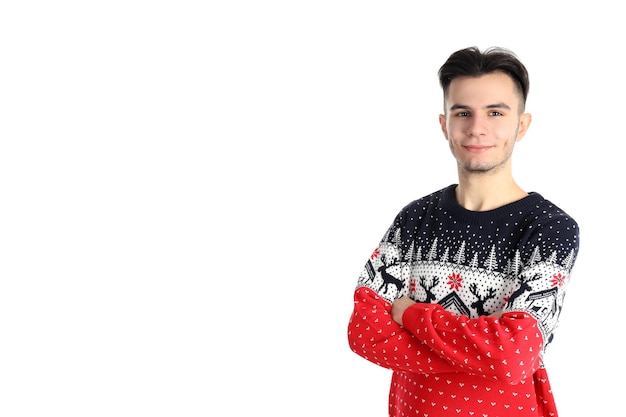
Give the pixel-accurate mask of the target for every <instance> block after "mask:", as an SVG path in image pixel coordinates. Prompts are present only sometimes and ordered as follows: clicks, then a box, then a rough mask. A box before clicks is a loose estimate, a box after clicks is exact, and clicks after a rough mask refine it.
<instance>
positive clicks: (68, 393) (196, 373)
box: [0, 0, 625, 417]
mask: <svg viewBox="0 0 626 417" xmlns="http://www.w3.org/2000/svg"><path fill="white" fill-rule="evenodd" d="M13 3H14V4H11V5H5V4H3V5H2V6H1V7H0V48H1V52H2V54H1V57H2V58H1V62H2V65H0V74H1V75H2V77H0V103H1V106H2V109H1V110H2V116H1V120H2V122H1V123H0V134H1V135H0V140H1V148H0V196H1V197H2V200H1V204H0V213H1V214H2V215H1V216H0V244H1V246H0V268H1V269H0V283H1V286H0V414H1V415H3V416H7V417H14V416H15V417H16V416H38V417H39V416H48V415H63V416H64V417H69V416H81V417H82V416H112V415H115V416H138V415H146V416H147V415H150V416H217V415H220V416H249V415H266V414H267V415H273V416H319V415H325V416H362V417H365V416H372V417H375V416H385V415H386V413H387V391H388V386H389V379H390V372H389V371H387V370H384V369H381V368H377V367H376V366H374V365H372V364H370V363H369V362H366V361H365V360H363V359H361V358H360V357H358V356H356V355H355V354H353V353H352V352H351V351H350V349H349V347H348V344H347V338H346V328H347V323H348V319H349V316H350V313H351V310H352V291H353V290H354V287H355V285H356V280H357V276H358V274H359V272H360V270H361V268H362V266H363V265H364V263H365V261H366V260H367V257H368V256H369V255H370V253H371V251H372V249H373V248H374V247H375V246H376V244H377V243H378V241H379V239H380V238H381V237H382V235H383V233H384V232H385V230H386V228H387V227H388V226H389V224H390V222H391V221H392V219H393V217H394V216H395V214H396V213H397V211H398V210H399V209H400V208H401V207H402V206H403V205H404V204H406V203H408V202H409V201H411V200H412V199H414V198H417V197H421V196H422V195H425V194H427V193H429V192H432V191H435V190H437V189H439V188H442V187H443V186H446V185H448V184H450V183H453V182H455V181H456V170H455V164H454V161H453V159H452V157H451V156H450V155H449V151H448V148H447V144H446V142H445V141H444V140H443V136H442V134H441V132H440V131H439V126H438V122H437V115H438V114H439V113H440V112H441V108H442V99H441V92H440V89H439V86H438V83H437V74H436V73H437V70H438V68H439V66H440V65H441V64H442V63H443V61H444V60H445V59H446V58H447V56H448V55H449V54H450V53H451V52H453V51H454V50H457V49H460V48H463V47H466V46H471V45H476V46H480V47H487V46H492V45H497V46H504V47H507V48H510V49H512V50H513V51H515V52H516V53H517V54H518V55H519V56H520V58H521V59H522V60H523V61H524V62H525V63H526V65H527V67H528V69H529V71H530V76H531V88H530V96H529V101H528V105H527V110H528V111H529V112H531V113H532V114H533V123H532V125H531V128H530V131H529V133H528V134H527V135H526V137H525V138H524V140H523V141H522V142H520V143H519V144H518V145H517V148H516V152H515V155H514V161H515V162H514V172H515V175H516V178H517V179H518V182H519V183H520V184H521V185H522V187H524V188H525V189H526V190H528V191H538V192H540V193H542V194H543V195H544V196H545V197H547V198H548V199H550V200H552V201H553V202H555V203H556V204H557V205H559V206H561V207H562V208H564V209H565V210H566V211H568V212H569V213H570V214H571V215H572V216H573V217H574V218H576V219H577V220H578V222H579V224H580V228H581V252H580V256H579V259H578V262H577V264H576V266H575V270H574V273H573V275H572V282H571V286H570V290H569V293H568V296H567V298H566V302H565V307H564V310H563V314H562V319H561V324H560V327H559V330H558V333H557V335H556V337H555V340H554V342H553V344H552V345H551V347H550V349H549V350H548V353H547V357H546V364H547V366H548V371H549V374H550V376H551V380H552V384H553V389H554V391H555V395H556V398H557V401H558V406H559V409H560V413H561V416H562V417H572V416H591V415H611V416H617V415H618V414H619V413H620V412H621V413H623V411H618V410H621V402H620V395H621V391H622V390H621V386H622V384H621V383H620V382H619V381H620V380H621V379H620V378H621V377H622V376H623V372H624V370H625V369H624V365H623V361H622V360H621V354H622V352H621V345H620V344H619V341H618V336H619V329H621V328H622V327H623V325H622V323H621V314H619V313H620V312H621V310H620V309H619V307H620V306H621V305H622V304H623V300H622V296H623V294H622V291H621V290H619V288H621V287H620V286H619V282H621V279H622V277H621V273H620V272H619V269H618V267H620V265H621V264H620V263H618V262H617V261H618V260H619V259H620V256H621V252H622V250H621V243H620V242H621V236H623V234H624V224H623V222H622V219H621V217H620V216H617V217H615V216H613V215H612V213H613V212H614V211H618V213H619V212H621V206H620V201H619V200H618V197H619V194H620V193H621V187H620V186H622V182H623V181H622V178H623V174H622V170H621V169H620V168H621V166H620V162H621V159H622V158H621V156H622V155H621V153H620V151H619V149H620V148H621V145H622V144H621V142H622V141H623V139H624V134H623V132H622V129H620V128H619V126H620V123H621V112H620V108H621V100H622V98H623V96H624V93H625V88H624V75H623V74H622V72H623V71H622V63H621V58H620V55H622V54H623V45H622V39H624V35H625V31H624V25H623V23H622V21H621V20H622V19H621V18H620V16H621V14H620V12H619V9H618V3H615V2H609V1H603V0H600V1H595V2H592V3H587V4H584V5H580V6H577V5H574V4H573V3H571V2H562V6H557V5H553V4H551V3H549V2H532V1H530V2H524V3H520V2H509V3H507V2H504V3H503V2H500V3H487V2H485V3H484V4H483V3H476V2H474V3H471V2H470V3H468V2H460V1H448V2H441V3H435V2H432V4H422V3H419V2H408V1H398V2H374V1H358V2H357V1H342V0H335V1H316V2H297V1H265V2H253V1H247V2H244V1H223V2H217V1H216V2H200V1H196V2H193V1H184V0H182V1H176V2H174V1H160V2H159V1H156V2H147V1H137V0H127V1H109V2H99V3H98V2H77V1H60V2H42V1H40V2H35V1H26V2H13ZM592 28H593V30H592ZM618 181H619V182H618ZM613 381H618V382H617V383H615V382H613Z"/></svg>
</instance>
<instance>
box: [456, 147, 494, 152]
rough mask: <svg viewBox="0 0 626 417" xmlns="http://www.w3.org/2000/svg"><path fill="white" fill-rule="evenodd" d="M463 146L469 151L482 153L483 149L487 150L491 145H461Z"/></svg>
mask: <svg viewBox="0 0 626 417" xmlns="http://www.w3.org/2000/svg"><path fill="white" fill-rule="evenodd" d="M463 147H464V148H465V150H467V151H468V152H470V153H482V152H485V151H488V150H489V149H491V146H472V145H467V146H463Z"/></svg>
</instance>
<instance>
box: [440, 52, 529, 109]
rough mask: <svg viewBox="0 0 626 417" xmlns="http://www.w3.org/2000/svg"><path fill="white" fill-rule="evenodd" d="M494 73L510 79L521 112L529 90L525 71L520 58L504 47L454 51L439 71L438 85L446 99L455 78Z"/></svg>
mask: <svg viewBox="0 0 626 417" xmlns="http://www.w3.org/2000/svg"><path fill="white" fill-rule="evenodd" d="M494 72H503V73H505V74H507V75H508V76H509V77H511V79H512V80H513V82H514V83H515V85H516V86H517V89H518V90H519V93H520V96H521V98H522V102H521V104H522V106H521V108H520V110H521V111H523V110H524V108H525V106H526V98H527V97H528V88H529V87H530V80H529V79H528V71H527V70H526V67H525V66H524V64H522V62H521V61H520V60H519V58H518V57H517V56H516V55H515V54H514V53H513V52H511V51H510V50H508V49H505V48H500V47H495V46H493V47H490V48H487V49H485V50H484V51H481V50H480V49H478V48H477V47H475V46H472V47H469V48H465V49H461V50H458V51H456V52H454V53H453V54H452V55H450V57H449V58H448V59H447V61H446V62H445V63H444V64H443V65H442V66H441V68H439V84H440V85H441V88H442V89H443V94H444V97H447V95H448V90H449V88H450V83H451V82H452V80H453V79H455V78H456V77H480V76H481V75H485V74H491V73H494Z"/></svg>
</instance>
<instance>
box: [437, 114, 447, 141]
mask: <svg viewBox="0 0 626 417" xmlns="http://www.w3.org/2000/svg"><path fill="white" fill-rule="evenodd" d="M439 125H440V126H441V131H442V132H443V136H444V137H445V138H446V140H448V127H447V126H446V115H445V114H440V115H439Z"/></svg>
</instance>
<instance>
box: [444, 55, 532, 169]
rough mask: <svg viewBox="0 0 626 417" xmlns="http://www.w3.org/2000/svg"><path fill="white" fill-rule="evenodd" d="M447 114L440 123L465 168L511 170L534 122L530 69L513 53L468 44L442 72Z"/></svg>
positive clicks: (454, 153) (453, 152)
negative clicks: (530, 104)
mask: <svg viewBox="0 0 626 417" xmlns="http://www.w3.org/2000/svg"><path fill="white" fill-rule="evenodd" d="M439 79H440V83H441V87H442V88H443V91H444V114H441V115H439V123H440V124H441V130H442V132H443V134H444V137H445V138H446V140H447V141H448V144H449V146H450V150H451V151H452V154H453V155H454V157H455V158H456V160H457V163H458V167H459V169H460V172H464V173H483V174H484V173H488V172H489V173H498V172H503V173H507V175H508V173H509V172H510V167H511V155H512V153H513V148H514V145H515V143H516V142H518V141H520V140H521V139H522V138H523V137H524V135H525V134H526V131H527V130H528V126H529V125H530V122H531V119H532V117H531V115H530V114H529V113H524V109H525V103H526V96H527V95H528V73H527V71H526V68H525V67H524V65H522V63H521V62H520V61H519V60H518V59H517V58H516V57H515V55H513V54H512V53H511V52H509V51H507V50H505V49H501V48H497V49H496V48H491V49H488V50H486V51H485V52H481V51H479V50H478V49H477V48H467V49H463V50H460V51H457V52H455V53H453V54H452V55H451V56H450V58H448V60H447V61H446V63H445V64H444V65H443V66H442V67H441V69H440V70H439Z"/></svg>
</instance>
